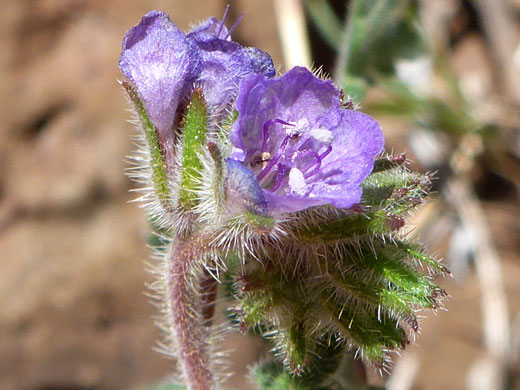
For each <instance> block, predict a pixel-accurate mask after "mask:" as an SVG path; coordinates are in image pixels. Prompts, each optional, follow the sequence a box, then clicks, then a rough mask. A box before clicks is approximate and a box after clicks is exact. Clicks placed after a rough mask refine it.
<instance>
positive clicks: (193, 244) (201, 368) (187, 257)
mask: <svg viewBox="0 0 520 390" xmlns="http://www.w3.org/2000/svg"><path fill="white" fill-rule="evenodd" d="M206 253H207V240H206V239H204V238H203V237H200V236H195V237H193V238H188V239H186V240H177V241H174V242H173V243H172V247H171V249H170V252H169V255H168V262H169V279H168V287H169V294H170V295H169V296H170V303H171V308H172V315H171V326H172V330H173V333H174V334H173V337H174V339H175V347H176V355H177V358H178V360H179V364H180V367H181V370H182V373H183V375H184V378H185V380H186V384H187V386H188V389H189V390H213V389H214V388H215V384H214V378H213V376H212V373H211V371H210V366H211V365H210V357H209V350H208V345H207V342H206V340H207V328H206V326H205V321H204V319H203V318H202V315H201V313H200V310H198V309H200V308H201V307H202V304H203V303H202V302H200V300H201V298H200V296H199V294H198V293H199V291H198V286H199V284H198V283H197V282H198V280H199V279H200V276H199V277H197V276H198V275H197V273H198V272H200V271H199V267H200V259H201V257H202V256H204V255H205V254H206ZM194 281H196V282H194ZM194 286H197V288H195V287H194ZM206 306H207V305H206Z"/></svg>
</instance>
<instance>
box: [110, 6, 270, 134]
mask: <svg viewBox="0 0 520 390" xmlns="http://www.w3.org/2000/svg"><path fill="white" fill-rule="evenodd" d="M119 67H120V68H121V71H122V72H123V74H124V75H125V76H126V77H127V78H128V79H129V80H130V81H131V82H132V83H133V84H134V86H135V87H136V88H137V90H138V92H139V94H140V95H141V98H142V99H143V102H144V105H145V108H146V111H147V113H148V115H149V116H150V119H151V120H152V122H153V124H154V125H155V126H156V128H157V129H158V131H159V135H160V137H161V138H162V139H163V142H165V144H169V143H170V142H169V140H170V139H171V138H172V137H173V133H172V131H171V129H172V126H174V125H175V123H176V120H177V118H176V113H177V109H178V105H179V103H180V102H181V101H182V100H183V99H184V98H186V97H187V95H189V93H190V90H191V89H192V88H193V86H194V85H195V84H197V85H200V86H201V87H202V90H203V93H204V97H205V99H206V102H207V104H208V110H209V113H210V114H214V113H215V112H225V109H226V108H228V105H229V104H230V103H231V102H232V101H233V100H234V98H235V96H236V90H237V88H238V84H239V82H240V81H241V80H242V79H243V78H244V77H245V76H247V75H249V74H251V73H256V74H263V75H265V76H267V77H272V76H274V74H275V72H274V66H273V62H272V59H271V57H270V56H269V55H268V54H267V53H265V52H263V51H261V50H259V49H256V48H245V47H243V46H241V45H239V44H238V43H236V42H233V41H231V38H230V37H229V31H228V29H227V28H226V27H225V26H224V25H223V23H222V22H221V21H219V20H218V19H216V18H209V19H207V20H206V21H204V22H202V23H201V24H200V25H198V26H196V27H195V28H194V29H193V30H192V32H191V33H190V34H188V35H185V34H184V33H182V32H181V31H179V29H178V28H177V27H176V26H175V25H174V24H173V23H172V22H171V20H170V19H169V17H168V15H166V14H165V13H163V12H160V11H151V12H149V13H148V14H146V15H145V16H144V17H143V18H142V20H141V22H140V23H139V24H138V25H137V26H135V27H133V28H132V29H130V30H129V31H128V32H127V34H126V35H125V38H124V40H123V47H122V51H121V57H120V60H119ZM212 117H213V118H216V116H212Z"/></svg>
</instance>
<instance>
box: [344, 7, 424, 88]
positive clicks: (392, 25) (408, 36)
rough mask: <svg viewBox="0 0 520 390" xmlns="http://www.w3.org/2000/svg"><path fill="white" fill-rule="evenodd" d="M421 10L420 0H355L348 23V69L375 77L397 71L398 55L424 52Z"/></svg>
mask: <svg viewBox="0 0 520 390" xmlns="http://www.w3.org/2000/svg"><path fill="white" fill-rule="evenodd" d="M417 12H418V6H417V1H416V0H355V1H354V3H353V5H352V6H351V10H350V16H349V21H348V26H347V28H348V30H347V32H348V40H347V49H346V55H347V61H346V64H347V69H345V72H346V73H347V74H348V75H350V76H362V77H364V78H366V79H367V80H373V79H374V77H375V76H377V75H388V74H393V73H394V71H395V69H394V64H395V62H396V60H397V59H399V58H414V57H416V56H418V55H419V54H421V53H422V52H423V51H424V43H423V41H422V39H421V35H420V34H419V32H418V30H417V27H416V26H417Z"/></svg>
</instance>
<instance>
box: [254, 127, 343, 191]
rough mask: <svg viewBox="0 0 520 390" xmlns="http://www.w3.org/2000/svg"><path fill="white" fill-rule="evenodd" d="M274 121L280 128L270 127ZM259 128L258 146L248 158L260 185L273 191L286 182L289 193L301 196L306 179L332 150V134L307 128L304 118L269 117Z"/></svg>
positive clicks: (315, 171) (318, 169)
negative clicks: (260, 135) (259, 138)
mask: <svg viewBox="0 0 520 390" xmlns="http://www.w3.org/2000/svg"><path fill="white" fill-rule="evenodd" d="M276 125H278V129H279V127H280V125H281V126H282V128H283V130H284V132H280V131H273V127H274V126H276ZM262 131H263V140H262V147H261V149H260V151H259V152H257V153H255V154H254V155H253V156H252V157H251V158H250V160H249V164H250V166H251V168H253V171H255V172H258V173H257V175H256V178H257V180H258V181H259V183H260V185H261V186H262V187H263V188H267V189H268V190H269V191H271V192H275V191H277V190H278V189H279V188H281V187H284V185H283V184H284V183H287V184H288V187H289V190H290V192H291V193H294V194H296V195H301V196H303V195H304V193H305V191H306V189H307V183H306V180H308V179H310V178H312V176H314V175H316V174H317V173H318V172H319V171H320V169H321V167H322V161H323V159H324V158H325V157H327V156H328V155H329V154H330V152H331V151H332V146H331V144H332V142H333V140H334V135H333V134H332V132H331V131H330V130H327V129H322V128H311V127H310V125H309V122H308V120H307V119H305V118H302V119H300V120H298V121H297V122H296V123H291V122H286V121H284V120H282V119H279V118H274V119H270V120H268V121H267V122H265V123H264V125H263V128H262ZM320 152H321V153H320Z"/></svg>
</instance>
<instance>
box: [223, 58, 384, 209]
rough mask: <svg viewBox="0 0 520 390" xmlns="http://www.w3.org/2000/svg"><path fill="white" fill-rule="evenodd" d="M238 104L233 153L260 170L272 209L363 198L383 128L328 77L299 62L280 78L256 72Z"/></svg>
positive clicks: (381, 143) (338, 203)
mask: <svg viewBox="0 0 520 390" xmlns="http://www.w3.org/2000/svg"><path fill="white" fill-rule="evenodd" d="M236 109H237V111H238V119H237V121H236V122H235V124H234V125H233V127H232V129H231V134H230V137H231V142H232V143H233V147H234V148H233V152H232V158H233V159H235V160H237V161H240V162H242V163H243V164H244V166H245V167H246V168H248V169H249V170H251V171H252V172H253V173H254V175H255V176H256V179H257V181H258V183H259V185H260V187H261V188H262V189H263V194H264V197H265V200H266V202H267V205H268V210H269V212H270V213H275V214H276V213H285V212H294V211H299V210H303V209H306V208H308V207H312V206H318V205H326V204H331V205H333V206H335V207H337V208H349V207H351V206H352V205H354V204H357V203H359V202H360V200H361V194H362V189H361V183H362V182H363V180H364V179H365V178H366V177H367V176H368V175H369V174H370V172H371V171H372V169H373V164H374V157H375V156H376V155H377V154H379V153H381V152H382V150H383V146H384V139H383V134H382V132H381V128H380V126H379V124H378V123H377V122H376V121H375V120H374V119H372V118H371V117H369V116H368V115H366V114H363V113H360V112H357V111H354V110H349V109H345V108H343V107H342V102H341V99H340V91H339V90H338V89H336V88H335V87H334V85H333V84H332V82H331V81H330V80H321V79H319V78H317V77H315V76H314V75H313V74H312V73H311V72H310V71H309V70H307V69H305V68H301V67H296V68H293V69H292V70H290V71H289V72H287V73H286V74H285V75H283V76H281V77H279V78H276V79H269V78H267V77H265V76H263V75H250V76H248V77H247V78H245V79H244V80H243V81H242V82H241V84H240V88H239V92H238V97H237V100H236Z"/></svg>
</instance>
